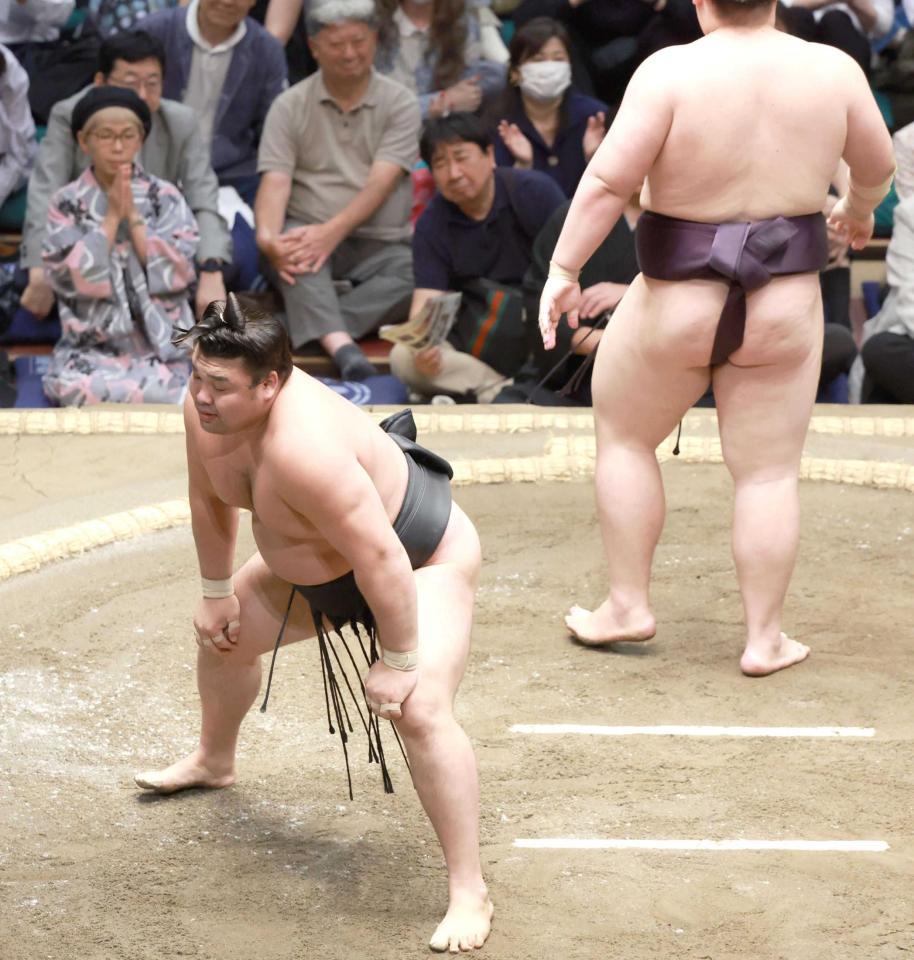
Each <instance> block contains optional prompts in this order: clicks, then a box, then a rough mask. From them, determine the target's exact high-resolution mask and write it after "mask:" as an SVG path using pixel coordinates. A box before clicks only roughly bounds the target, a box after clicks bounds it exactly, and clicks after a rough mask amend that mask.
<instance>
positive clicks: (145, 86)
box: [108, 77, 162, 93]
mask: <svg viewBox="0 0 914 960" xmlns="http://www.w3.org/2000/svg"><path fill="white" fill-rule="evenodd" d="M108 83H110V84H111V86H112V87H124V88H125V89H127V90H134V91H136V92H137V93H139V92H140V90H145V91H146V92H147V93H158V92H159V91H160V90H161V89H162V78H161V77H146V78H145V79H144V78H142V77H140V78H138V79H136V80H118V79H116V78H115V77H108Z"/></svg>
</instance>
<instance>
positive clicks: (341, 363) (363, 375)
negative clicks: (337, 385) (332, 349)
mask: <svg viewBox="0 0 914 960" xmlns="http://www.w3.org/2000/svg"><path fill="white" fill-rule="evenodd" d="M333 362H334V363H335V364H336V368H337V370H339V372H340V378H341V379H343V380H366V379H367V378H368V377H374V376H377V373H378V371H377V370H375V368H374V367H373V366H372V364H371V361H370V360H369V359H368V357H366V356H365V354H364V353H362V351H361V350H360V349H359V346H358V344H355V343H347V344H346V346H344V347H340V348H339V350H337V351H336V353H334V355H333Z"/></svg>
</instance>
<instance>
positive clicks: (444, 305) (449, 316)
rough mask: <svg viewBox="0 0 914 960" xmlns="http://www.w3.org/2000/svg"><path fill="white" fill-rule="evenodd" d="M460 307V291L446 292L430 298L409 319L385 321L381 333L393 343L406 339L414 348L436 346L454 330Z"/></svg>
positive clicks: (407, 343) (403, 341)
mask: <svg viewBox="0 0 914 960" xmlns="http://www.w3.org/2000/svg"><path fill="white" fill-rule="evenodd" d="M459 309H460V294H459V293H444V294H442V295H441V296H440V297H432V298H431V299H430V300H427V301H426V302H425V304H424V305H423V307H422V309H421V310H420V311H419V312H418V313H417V314H416V315H415V316H414V317H411V318H410V319H409V320H407V321H406V323H393V324H385V326H383V327H381V329H380V330H379V331H378V335H379V336H380V337H382V338H383V339H384V340H390V342H391V343H403V344H405V345H406V346H408V347H412V348H413V349H414V350H424V349H425V348H426V347H437V346H439V345H440V344H442V343H443V342H444V341H445V339H447V335H448V334H449V333H450V332H451V327H453V326H454V323H455V321H456V320H457V311H458V310H459Z"/></svg>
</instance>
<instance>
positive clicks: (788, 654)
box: [739, 633, 809, 677]
mask: <svg viewBox="0 0 914 960" xmlns="http://www.w3.org/2000/svg"><path fill="white" fill-rule="evenodd" d="M808 656H809V647H807V646H806V644H805V643H798V642H797V641H796V640H791V639H790V637H788V636H787V634H786V633H782V634H780V636H779V637H778V638H777V640H776V641H775V642H774V643H769V644H767V645H764V644H761V643H755V644H747V645H746V649H745V651H744V653H743V655H742V657H741V658H740V661H739V666H740V669H741V670H742V671H743V673H744V674H746V676H747V677H767V676H768V674H769V673H776V672H777V671H778V670H783V669H784V668H785V667H792V666H793V665H794V664H795V663H800V662H802V661H803V660H805V659H806V658H807V657H808Z"/></svg>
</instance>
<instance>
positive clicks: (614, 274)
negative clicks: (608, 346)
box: [500, 196, 641, 407]
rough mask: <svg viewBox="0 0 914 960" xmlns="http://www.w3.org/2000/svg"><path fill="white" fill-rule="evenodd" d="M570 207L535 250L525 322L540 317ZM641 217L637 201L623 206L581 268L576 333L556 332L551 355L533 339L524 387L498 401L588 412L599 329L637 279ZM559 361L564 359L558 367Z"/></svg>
mask: <svg viewBox="0 0 914 960" xmlns="http://www.w3.org/2000/svg"><path fill="white" fill-rule="evenodd" d="M570 205H571V204H570V202H568V203H565V204H563V205H562V206H561V207H559V208H558V209H557V210H556V211H555V212H554V213H553V214H552V216H551V217H550V218H549V221H548V222H547V223H546V225H545V226H544V227H543V229H542V230H541V231H540V232H539V235H538V236H537V238H536V242H535V243H534V244H533V256H532V262H531V264H530V267H529V269H528V270H527V273H526V275H525V276H524V302H525V304H526V309H527V316H530V317H535V316H537V314H538V312H539V303H540V297H541V296H542V293H543V286H544V285H545V283H546V276H547V274H548V273H549V260H550V259H551V257H552V251H553V250H554V249H555V245H556V243H557V242H558V239H559V234H560V233H561V232H562V225H563V224H564V222H565V215H566V214H567V213H568V207H569V206H570ZM640 213H641V208H640V205H639V202H638V197H637V196H634V197H632V198H631V200H630V201H629V202H628V204H626V206H625V208H624V210H623V211H622V216H621V217H619V219H618V221H617V222H616V225H615V226H614V227H613V229H612V230H611V231H610V233H609V236H607V238H606V239H605V240H604V241H603V243H601V244H600V246H599V247H597V250H596V252H595V253H594V255H593V256H592V257H591V258H590V259H589V260H588V261H587V263H586V264H584V267H583V269H582V270H581V291H582V294H583V296H582V298H581V307H580V325H579V327H578V329H577V330H572V329H571V328H570V327H569V326H568V325H567V324H560V325H559V327H558V329H557V330H556V342H555V346H556V349H555V350H550V351H549V352H546V351H545V350H544V349H543V345H542V340H541V338H539V337H535V338H534V348H533V364H532V365H531V368H530V370H529V376H527V377H526V378H525V382H524V383H519V382H518V383H515V385H514V388H513V390H512V392H511V394H510V395H508V396H504V397H501V398H500V399H501V400H502V401H508V400H510V401H512V402H521V403H522V402H524V401H525V400H528V399H529V400H531V401H532V402H533V403H539V404H544V405H547V406H552V405H560V404H565V403H567V404H575V405H579V406H587V407H589V406H591V395H590V372H591V370H592V369H593V367H592V356H593V354H594V353H596V349H597V347H598V346H599V344H600V338H601V337H602V335H603V330H602V326H603V323H604V321H605V319H606V315H607V314H608V313H609V312H611V311H613V310H615V308H616V305H617V304H618V303H619V301H620V300H621V299H622V296H623V295H624V293H625V291H626V290H627V289H628V285H629V284H630V283H631V282H632V280H634V279H635V277H636V276H637V275H638V258H637V255H636V253H635V225H636V224H637V222H638V217H639V215H640ZM563 356H565V357H566V359H565V360H564V362H559V361H561V358H562V357H563ZM557 364H558V365H557ZM563 398H564V399H563Z"/></svg>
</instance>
